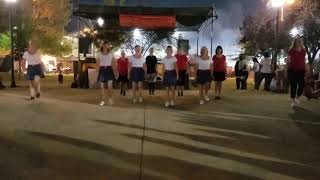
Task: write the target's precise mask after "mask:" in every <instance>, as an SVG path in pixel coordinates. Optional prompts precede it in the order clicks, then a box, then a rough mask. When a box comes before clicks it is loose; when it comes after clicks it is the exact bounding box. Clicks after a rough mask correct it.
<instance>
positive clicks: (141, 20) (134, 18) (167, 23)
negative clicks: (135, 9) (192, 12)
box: [120, 14, 176, 29]
mask: <svg viewBox="0 0 320 180" xmlns="http://www.w3.org/2000/svg"><path fill="white" fill-rule="evenodd" d="M120 26H122V27H138V28H144V29H160V28H175V27H176V16H155V15H132V14H122V15H120Z"/></svg>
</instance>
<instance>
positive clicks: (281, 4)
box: [270, 0, 295, 66]
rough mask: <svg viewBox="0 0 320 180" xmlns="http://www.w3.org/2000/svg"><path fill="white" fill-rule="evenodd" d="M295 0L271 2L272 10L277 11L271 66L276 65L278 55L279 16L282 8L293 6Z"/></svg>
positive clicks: (272, 0)
mask: <svg viewBox="0 0 320 180" xmlns="http://www.w3.org/2000/svg"><path fill="white" fill-rule="evenodd" d="M294 1H295V0H271V1H270V2H271V6H272V7H273V8H276V10H277V17H276V29H275V41H274V55H273V63H272V64H273V65H274V66H276V65H277V57H278V54H279V48H278V44H279V37H278V36H279V26H280V19H281V14H282V13H283V7H284V6H285V5H286V4H289V5H291V4H293V3H294Z"/></svg>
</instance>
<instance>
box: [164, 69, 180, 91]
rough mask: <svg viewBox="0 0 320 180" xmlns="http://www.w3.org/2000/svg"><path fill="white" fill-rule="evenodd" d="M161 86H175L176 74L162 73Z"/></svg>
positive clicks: (174, 72) (172, 72)
mask: <svg viewBox="0 0 320 180" xmlns="http://www.w3.org/2000/svg"><path fill="white" fill-rule="evenodd" d="M163 84H164V86H165V87H170V86H175V85H176V84H177V73H176V71H175V70H172V71H165V72H164V76H163Z"/></svg>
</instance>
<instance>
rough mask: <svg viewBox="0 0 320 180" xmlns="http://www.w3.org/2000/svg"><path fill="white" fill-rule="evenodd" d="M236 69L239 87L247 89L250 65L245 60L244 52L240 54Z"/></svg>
mask: <svg viewBox="0 0 320 180" xmlns="http://www.w3.org/2000/svg"><path fill="white" fill-rule="evenodd" d="M234 70H235V76H236V85H237V89H238V90H240V89H242V90H246V89H247V79H248V76H249V72H248V65H247V64H246V62H245V55H244V54H240V56H239V60H238V61H237V62H236V65H235V68H234Z"/></svg>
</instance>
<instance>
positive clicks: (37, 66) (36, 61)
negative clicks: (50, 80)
mask: <svg viewBox="0 0 320 180" xmlns="http://www.w3.org/2000/svg"><path fill="white" fill-rule="evenodd" d="M22 59H23V62H24V63H26V64H27V65H28V67H27V80H29V89H30V100H34V99H35V97H36V98H40V93H41V92H40V79H41V78H44V73H43V71H44V70H43V62H42V55H41V52H40V50H39V48H38V45H37V42H36V41H35V40H31V41H30V43H29V47H28V50H27V51H26V52H25V53H24V54H23V56H22Z"/></svg>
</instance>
